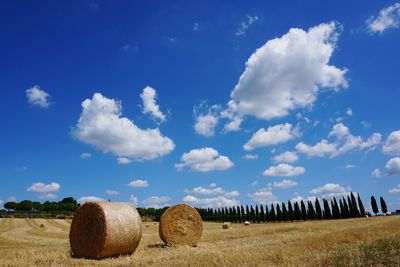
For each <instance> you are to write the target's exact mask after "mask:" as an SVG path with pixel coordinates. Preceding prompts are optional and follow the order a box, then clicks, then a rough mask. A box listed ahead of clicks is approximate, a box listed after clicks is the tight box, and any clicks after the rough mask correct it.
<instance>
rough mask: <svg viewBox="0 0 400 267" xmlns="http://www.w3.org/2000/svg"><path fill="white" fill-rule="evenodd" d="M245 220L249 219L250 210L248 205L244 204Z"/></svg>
mask: <svg viewBox="0 0 400 267" xmlns="http://www.w3.org/2000/svg"><path fill="white" fill-rule="evenodd" d="M246 221H250V210H249V206H248V205H246Z"/></svg>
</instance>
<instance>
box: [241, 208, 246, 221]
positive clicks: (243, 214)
mask: <svg viewBox="0 0 400 267" xmlns="http://www.w3.org/2000/svg"><path fill="white" fill-rule="evenodd" d="M245 220H246V215H245V213H244V207H243V205H242V206H240V221H241V222H244V221H245Z"/></svg>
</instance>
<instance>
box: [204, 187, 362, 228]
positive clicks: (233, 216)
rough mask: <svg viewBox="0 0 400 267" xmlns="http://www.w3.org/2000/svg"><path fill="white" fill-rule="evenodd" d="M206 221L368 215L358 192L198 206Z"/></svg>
mask: <svg viewBox="0 0 400 267" xmlns="http://www.w3.org/2000/svg"><path fill="white" fill-rule="evenodd" d="M197 210H198V211H199V213H200V215H201V217H202V219H203V220H204V221H214V222H225V221H230V222H237V223H239V222H244V221H250V222H253V223H260V222H281V221H294V220H297V221H299V220H304V221H305V220H326V219H346V218H357V217H362V216H364V215H366V213H365V209H364V204H363V203H362V200H361V198H360V195H358V197H357V199H356V197H355V196H354V194H353V193H352V192H351V193H350V195H348V196H347V198H346V197H342V198H341V199H339V201H338V200H337V199H336V197H334V198H333V199H332V200H331V201H328V200H327V199H322V205H321V203H320V201H319V200H318V198H317V199H315V201H314V203H313V202H312V201H311V200H308V201H304V200H301V201H300V202H297V201H296V202H294V203H292V202H291V201H288V202H287V205H286V203H283V202H282V203H281V204H279V203H275V204H271V205H270V207H269V208H268V205H265V206H264V205H255V207H253V206H252V205H250V206H249V205H246V206H243V205H241V206H236V207H224V208H218V209H213V208H198V209H197Z"/></svg>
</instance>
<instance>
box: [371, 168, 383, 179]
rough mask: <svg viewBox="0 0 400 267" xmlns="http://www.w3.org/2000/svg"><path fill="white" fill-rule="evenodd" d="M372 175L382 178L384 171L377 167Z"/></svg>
mask: <svg viewBox="0 0 400 267" xmlns="http://www.w3.org/2000/svg"><path fill="white" fill-rule="evenodd" d="M371 175H372V177H375V178H381V177H382V172H381V171H380V170H379V169H375V170H373V171H372V173H371Z"/></svg>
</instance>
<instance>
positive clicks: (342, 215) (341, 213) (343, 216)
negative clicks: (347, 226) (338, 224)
mask: <svg viewBox="0 0 400 267" xmlns="http://www.w3.org/2000/svg"><path fill="white" fill-rule="evenodd" d="M339 203H340V204H339V205H340V218H342V219H344V218H346V212H345V211H344V206H343V201H342V200H341V199H339Z"/></svg>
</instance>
